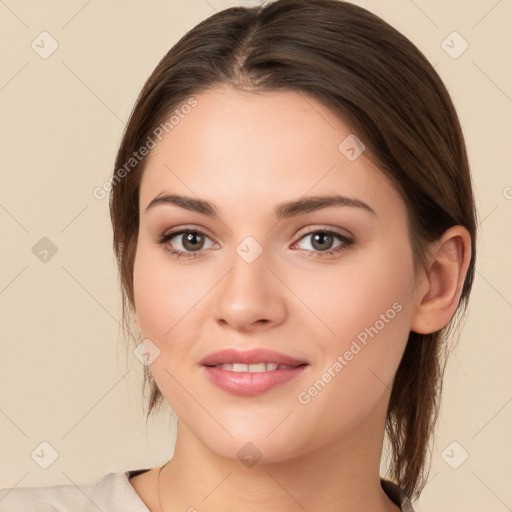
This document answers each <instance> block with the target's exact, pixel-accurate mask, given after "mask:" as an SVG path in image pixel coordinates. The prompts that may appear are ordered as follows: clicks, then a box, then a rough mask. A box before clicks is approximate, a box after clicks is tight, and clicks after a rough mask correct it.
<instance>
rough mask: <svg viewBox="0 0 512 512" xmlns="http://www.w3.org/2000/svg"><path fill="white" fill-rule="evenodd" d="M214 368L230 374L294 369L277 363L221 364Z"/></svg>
mask: <svg viewBox="0 0 512 512" xmlns="http://www.w3.org/2000/svg"><path fill="white" fill-rule="evenodd" d="M215 368H221V369H223V370H229V371H232V372H251V373H258V372H272V371H274V370H288V369H290V368H295V366H288V365H286V364H277V363H255V364H243V363H223V364H218V365H217V366H215Z"/></svg>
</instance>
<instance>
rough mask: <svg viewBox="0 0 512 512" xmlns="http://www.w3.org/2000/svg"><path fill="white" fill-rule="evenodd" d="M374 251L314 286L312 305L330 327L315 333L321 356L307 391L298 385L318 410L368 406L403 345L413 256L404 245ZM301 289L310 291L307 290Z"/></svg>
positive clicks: (388, 379)
mask: <svg viewBox="0 0 512 512" xmlns="http://www.w3.org/2000/svg"><path fill="white" fill-rule="evenodd" d="M374 254H375V255H377V254H378V257H376V256H374V257H372V256H371V255H370V256H369V257H367V258H366V257H365V260H364V261H363V260H362V259H361V260H359V262H358V264H357V265H347V271H346V272H345V271H339V270H336V271H333V275H332V276H331V278H330V279H326V280H322V281H321V282H322V283H326V284H324V285H322V287H321V289H318V288H317V292H316V295H315V296H316V297H317V299H316V302H314V306H313V308H315V309H316V311H317V312H319V316H320V317H322V319H323V320H324V322H325V324H326V325H327V326H328V327H329V328H330V330H331V331H333V332H331V333H330V334H329V333H328V332H327V329H324V331H325V332H326V333H327V334H326V335H323V336H322V337H321V338H317V340H318V341H319V344H321V346H319V347H318V353H321V354H322V356H321V359H320V360H319V364H318V367H317V370H316V371H315V375H314V376H313V377H312V379H311V384H312V386H313V388H312V389H311V390H310V391H311V393H310V392H309V391H308V390H307V389H304V390H303V391H304V392H305V395H304V396H303V397H304V400H303V402H308V400H310V402H311V404H313V402H314V403H315V405H312V406H313V407H319V412H320V410H321V409H322V408H325V407H334V409H338V412H339V414H343V409H346V407H350V410H352V411H360V412H361V414H363V412H365V411H368V410H369V408H371V407H372V405H373V404H374V403H375V402H376V400H377V399H378V398H379V397H380V396H381V395H382V393H384V392H386V390H389V391H390V390H391V387H392V381H393V378H394V375H395V373H396V370H397V368H398V365H399V363H400V360H401V357H402V355H403V351H404V350H405V346H406V343H407V339H408V335H409V329H410V320H411V311H410V307H409V303H410V301H411V300H412V294H410V291H411V283H412V282H413V277H414V272H413V265H412V259H410V258H409V257H408V256H409V255H408V253H407V250H406V249H404V250H403V252H401V253H399V252H397V251H395V250H393V249H388V250H385V248H382V249H381V250H379V251H378V252H375V253H374ZM349 270H350V271H349ZM327 283H328V285H327ZM311 284H312V283H311ZM302 293H304V294H306V296H308V295H307V294H309V296H311V294H310V293H309V292H308V291H307V290H306V289H304V290H303V292H302ZM317 332H318V329H317ZM315 382H316V384H315ZM324 390H325V391H324ZM299 402H300V400H299ZM303 402H301V403H303ZM329 404H330V405H329ZM354 419H355V418H354Z"/></svg>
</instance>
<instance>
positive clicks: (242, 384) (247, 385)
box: [203, 364, 308, 396]
mask: <svg viewBox="0 0 512 512" xmlns="http://www.w3.org/2000/svg"><path fill="white" fill-rule="evenodd" d="M307 366H308V365H307V364H305V365H302V366H296V367H295V368H289V369H286V370H273V371H269V372H232V371H230V370H223V369H222V368H215V367H213V366H203V368H205V370H206V373H207V375H208V378H209V379H210V380H211V381H212V382H213V383H214V384H215V385H216V386H218V387H219V388H221V389H223V390H224V391H228V392H229V393H233V394H234V395H240V396H256V395H259V394H261V393H265V391H269V390H270V389H272V388H275V387H276V386H279V384H283V383H285V382H289V381H290V380H292V379H295V378H296V377H297V376H299V375H300V374H301V373H302V372H303V371H304V370H305V369H306V367H307Z"/></svg>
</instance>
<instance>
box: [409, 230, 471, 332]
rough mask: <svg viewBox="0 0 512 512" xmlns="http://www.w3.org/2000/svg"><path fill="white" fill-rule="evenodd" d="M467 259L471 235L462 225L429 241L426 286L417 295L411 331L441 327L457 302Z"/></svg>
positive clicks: (467, 265)
mask: <svg viewBox="0 0 512 512" xmlns="http://www.w3.org/2000/svg"><path fill="white" fill-rule="evenodd" d="M470 260H471V236H470V234H469V232H468V230H467V229H466V228H465V227H463V226H453V227H451V228H450V229H448V230H446V231H445V233H444V234H443V236H442V237H441V238H440V239H439V240H438V241H436V242H434V243H433V244H432V247H431V251H430V263H429V271H428V275H427V276H426V280H427V281H428V288H427V291H426V293H425V291H424V288H422V289H421V290H420V291H419V293H418V296H417V299H418V304H417V306H416V311H415V314H414V316H413V318H412V323H411V331H414V332H417V333H419V334H429V333H433V332H436V331H439V330H440V329H442V328H443V327H445V326H446V325H447V324H448V322H449V321H450V319H451V318H452V316H453V314H454V313H455V310H456V309H457V305H458V303H459V299H460V295H461V293H462V287H463V285H464V280H465V278H466V273H467V270H468V267H469V262H470Z"/></svg>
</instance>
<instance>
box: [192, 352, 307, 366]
mask: <svg viewBox="0 0 512 512" xmlns="http://www.w3.org/2000/svg"><path fill="white" fill-rule="evenodd" d="M259 363H265V364H269V363H275V364H277V365H285V366H288V367H296V366H300V365H304V364H307V361H304V360H300V359H296V358H294V357H291V356H288V355H286V354H282V353H280V352H276V351H274V350H269V349H263V348H256V349H252V350H244V351H241V350H237V349H234V348H228V349H223V350H218V351H216V352H213V353H211V354H209V355H208V356H206V357H205V358H203V359H202V360H201V361H200V364H202V365H204V366H217V365H223V364H244V365H249V364H259Z"/></svg>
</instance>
